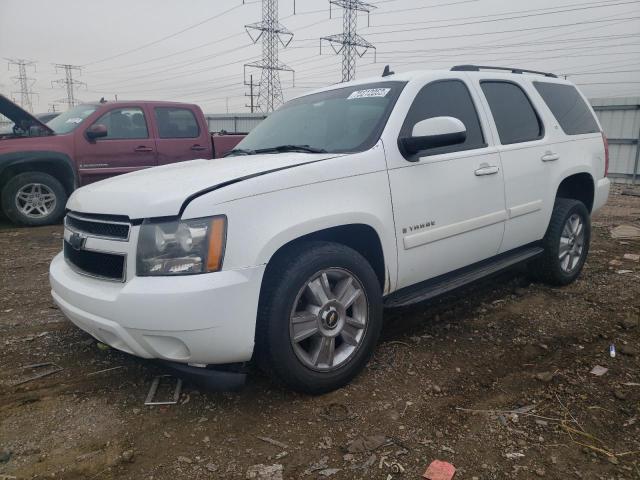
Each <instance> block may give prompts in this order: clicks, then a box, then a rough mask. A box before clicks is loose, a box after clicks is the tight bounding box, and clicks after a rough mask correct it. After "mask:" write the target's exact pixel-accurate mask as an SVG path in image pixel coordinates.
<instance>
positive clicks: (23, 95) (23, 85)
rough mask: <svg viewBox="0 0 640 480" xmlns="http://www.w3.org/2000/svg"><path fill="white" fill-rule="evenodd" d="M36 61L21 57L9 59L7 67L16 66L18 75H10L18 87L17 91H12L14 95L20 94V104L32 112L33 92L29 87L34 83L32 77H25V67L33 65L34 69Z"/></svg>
mask: <svg viewBox="0 0 640 480" xmlns="http://www.w3.org/2000/svg"><path fill="white" fill-rule="evenodd" d="M35 65H36V62H32V61H30V60H22V59H9V64H8V68H9V70H11V67H12V66H15V67H17V69H18V75H16V76H15V77H12V79H13V80H14V81H15V82H16V84H17V85H18V86H19V87H20V91H19V92H12V93H13V94H14V95H20V105H21V106H22V108H24V109H25V110H28V111H30V112H33V99H32V97H33V95H35V92H33V91H32V90H31V87H33V85H34V84H35V83H36V81H35V80H34V79H30V78H28V77H27V67H33V69H34V71H35Z"/></svg>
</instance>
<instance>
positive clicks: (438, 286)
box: [384, 246, 544, 308]
mask: <svg viewBox="0 0 640 480" xmlns="http://www.w3.org/2000/svg"><path fill="white" fill-rule="evenodd" d="M543 251H544V250H543V249H542V248H541V247H538V246H529V247H524V248H520V249H517V250H514V251H512V252H507V253H504V254H502V255H498V256H497V257H494V258H490V259H488V260H484V261H482V262H479V263H476V264H474V265H470V266H469V267H464V268H461V269H459V270H456V271H454V272H451V273H446V274H444V275H441V276H439V277H436V278H432V279H430V280H426V281H424V282H421V283H418V284H416V285H412V286H410V287H406V288H403V289H401V290H398V291H396V292H394V293H392V294H391V295H389V296H387V297H386V298H385V299H384V306H385V307H388V308H396V307H405V306H407V305H412V304H414V303H419V302H423V301H425V300H429V299H431V298H434V297H437V296H439V295H442V294H444V293H447V292H450V291H451V290H455V289H456V288H459V287H462V286H464V285H467V284H468V283H471V282H475V281H476V280H479V279H481V278H484V277H488V276H490V275H493V274H495V273H498V272H500V271H501V270H504V269H507V268H509V267H512V266H514V265H516V264H518V263H522V262H524V261H526V260H530V259H532V258H533V257H536V256H538V255H540V254H541V253H542V252H543Z"/></svg>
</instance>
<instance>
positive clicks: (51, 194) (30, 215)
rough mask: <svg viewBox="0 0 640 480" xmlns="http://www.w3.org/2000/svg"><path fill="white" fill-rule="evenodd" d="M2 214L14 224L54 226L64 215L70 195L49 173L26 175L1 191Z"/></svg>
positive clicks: (21, 174) (20, 175) (21, 175)
mask: <svg viewBox="0 0 640 480" xmlns="http://www.w3.org/2000/svg"><path fill="white" fill-rule="evenodd" d="M1 196H2V210H3V212H4V214H5V215H6V216H7V218H9V220H11V221H12V222H13V223H16V224H18V225H25V226H32V227H35V226H40V225H51V224H53V223H57V222H59V221H60V219H61V218H62V217H63V215H64V211H65V205H66V203H67V192H65V189H64V187H63V186H62V184H61V183H60V182H59V181H58V180H57V179H56V178H54V177H52V176H51V175H49V174H48V173H43V172H25V173H20V174H18V175H16V176H15V177H13V178H11V179H10V180H9V181H8V182H7V183H6V185H5V186H4V188H3V189H2V195H1Z"/></svg>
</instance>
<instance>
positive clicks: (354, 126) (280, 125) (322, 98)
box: [237, 81, 406, 153]
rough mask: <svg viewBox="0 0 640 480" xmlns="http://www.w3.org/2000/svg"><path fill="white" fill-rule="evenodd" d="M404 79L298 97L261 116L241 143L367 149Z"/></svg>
mask: <svg viewBox="0 0 640 480" xmlns="http://www.w3.org/2000/svg"><path fill="white" fill-rule="evenodd" d="M405 84H406V83H405V82H396V81H389V82H377V83H371V84H363V85H354V86H350V87H345V88H338V89H335V90H328V91H325V92H320V93H315V94H310V95H305V96H303V97H299V98H296V99H294V100H291V101H289V102H287V103H286V104H284V105H283V106H282V107H281V108H280V109H278V110H276V111H275V112H273V113H272V114H271V115H269V116H268V117H267V118H266V119H265V120H264V121H262V123H260V125H258V126H257V127H256V128H255V129H253V130H252V131H251V133H249V135H247V137H246V138H245V139H244V140H242V142H240V143H239V144H238V146H237V149H241V150H244V151H256V150H262V149H271V148H274V147H278V146H282V145H306V146H309V147H312V148H314V149H318V150H324V151H327V152H331V153H346V152H362V151H365V150H368V149H369V148H371V147H373V146H374V145H375V144H376V142H377V141H378V139H379V138H380V134H381V133H382V130H383V129H384V126H385V124H386V122H387V119H388V118H389V114H390V113H391V110H392V109H393V106H394V105H395V103H396V100H397V99H398V96H399V95H400V92H401V91H402V89H403V88H404V86H405ZM274 153H277V152H274Z"/></svg>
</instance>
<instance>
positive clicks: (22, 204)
mask: <svg viewBox="0 0 640 480" xmlns="http://www.w3.org/2000/svg"><path fill="white" fill-rule="evenodd" d="M15 203H16V207H17V209H18V211H20V213H22V214H23V215H25V216H27V217H30V218H42V217H46V216H48V215H50V214H51V212H53V211H54V210H55V208H56V203H57V199H56V195H55V193H54V192H53V190H51V189H50V188H49V187H48V186H46V185H44V184H42V183H28V184H26V185H24V186H23V187H22V188H20V190H18V192H17V193H16V197H15Z"/></svg>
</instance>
